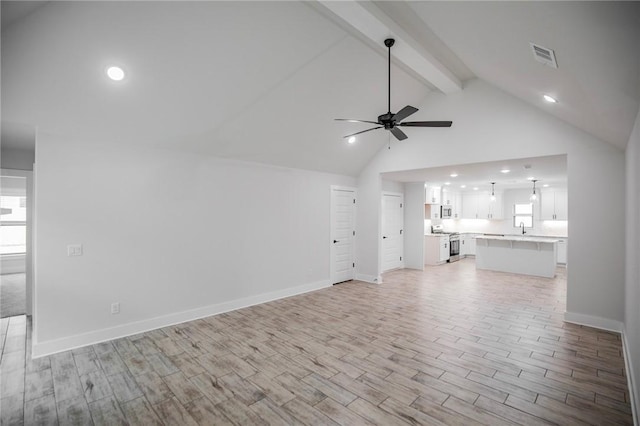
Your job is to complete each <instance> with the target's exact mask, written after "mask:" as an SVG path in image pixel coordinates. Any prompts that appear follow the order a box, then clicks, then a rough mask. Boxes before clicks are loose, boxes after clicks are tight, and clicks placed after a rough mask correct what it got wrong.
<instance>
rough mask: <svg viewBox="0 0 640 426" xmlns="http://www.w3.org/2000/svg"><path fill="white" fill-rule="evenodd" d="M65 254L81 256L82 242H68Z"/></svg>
mask: <svg viewBox="0 0 640 426" xmlns="http://www.w3.org/2000/svg"><path fill="white" fill-rule="evenodd" d="M67 256H82V244H69V245H68V246H67Z"/></svg>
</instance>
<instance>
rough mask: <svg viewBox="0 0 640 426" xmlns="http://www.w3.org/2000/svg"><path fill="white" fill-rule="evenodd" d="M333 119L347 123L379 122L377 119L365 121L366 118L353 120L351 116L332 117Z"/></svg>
mask: <svg viewBox="0 0 640 426" xmlns="http://www.w3.org/2000/svg"><path fill="white" fill-rule="evenodd" d="M334 121H348V122H349V123H371V124H380V123H378V122H377V121H367V120H354V119H352V118H334Z"/></svg>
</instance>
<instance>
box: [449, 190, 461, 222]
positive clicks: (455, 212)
mask: <svg viewBox="0 0 640 426" xmlns="http://www.w3.org/2000/svg"><path fill="white" fill-rule="evenodd" d="M452 198H453V204H451V218H452V219H460V218H461V217H462V195H460V193H459V192H456V194H455V195H454V196H453V197H452Z"/></svg>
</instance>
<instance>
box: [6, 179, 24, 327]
mask: <svg viewBox="0 0 640 426" xmlns="http://www.w3.org/2000/svg"><path fill="white" fill-rule="evenodd" d="M0 179H1V182H0V209H1V211H0V213H1V214H0V262H1V265H0V266H1V268H2V269H1V271H2V272H1V274H0V300H1V304H0V317H2V318H5V317H10V316H16V315H24V314H30V310H31V309H30V308H31V306H30V303H29V299H30V293H31V292H30V291H29V290H30V289H29V288H28V287H29V286H28V282H29V280H30V278H31V277H30V274H29V273H28V272H29V267H30V259H29V258H28V257H29V256H28V254H29V253H30V244H29V243H28V241H29V240H30V234H31V233H30V229H29V225H30V205H29V203H30V200H29V198H30V191H29V188H30V185H31V172H27V171H19V170H7V169H3V170H2V173H1V174H0Z"/></svg>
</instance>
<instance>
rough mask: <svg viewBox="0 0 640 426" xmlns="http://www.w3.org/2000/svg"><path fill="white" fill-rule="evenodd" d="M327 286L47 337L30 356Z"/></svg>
mask: <svg viewBox="0 0 640 426" xmlns="http://www.w3.org/2000/svg"><path fill="white" fill-rule="evenodd" d="M330 286H331V284H330V283H329V280H323V281H318V282H315V283H310V284H305V285H301V286H297V287H291V288H287V289H283V290H278V291H273V292H269V293H264V294H259V295H256V296H249V297H244V298H242V299H236V300H231V301H229V302H224V303H218V304H215V305H209V306H204V307H202V308H196V309H191V310H188V311H183V312H177V313H174V314H169V315H163V316H160V317H156V318H150V319H146V320H142V321H136V322H132V323H128V324H123V325H119V326H116V327H110V328H104V329H101V330H96V331H90V332H87V333H82V334H77V335H74V336H69V337H63V338H61V339H55V340H49V341H44V342H35V341H34V343H33V347H32V354H33V358H40V357H43V356H47V355H52V354H55V353H58V352H64V351H68V350H70V349H75V348H79V347H82V346H87V345H94V344H96V343H100V342H104V341H107V340H113V339H119V338H121V337H126V336H131V335H133V334H139V333H144V332H146V331H150V330H155V329H158V328H162V327H167V326H170V325H174V324H180V323H183V322H187V321H193V320H197V319H200V318H204V317H209V316H212V315H218V314H222V313H225V312H229V311H234V310H236V309H241V308H246V307H249V306H253V305H258V304H260V303H266V302H271V301H273V300H278V299H284V298H286V297H291V296H296V295H298V294H303V293H308V292H311V291H316V290H320V289H323V288H327V287H330Z"/></svg>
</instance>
